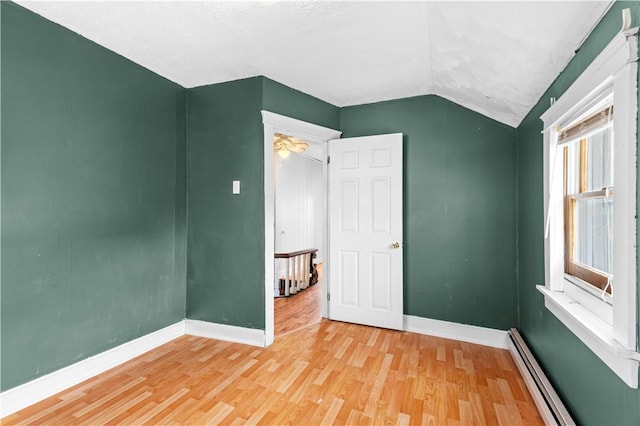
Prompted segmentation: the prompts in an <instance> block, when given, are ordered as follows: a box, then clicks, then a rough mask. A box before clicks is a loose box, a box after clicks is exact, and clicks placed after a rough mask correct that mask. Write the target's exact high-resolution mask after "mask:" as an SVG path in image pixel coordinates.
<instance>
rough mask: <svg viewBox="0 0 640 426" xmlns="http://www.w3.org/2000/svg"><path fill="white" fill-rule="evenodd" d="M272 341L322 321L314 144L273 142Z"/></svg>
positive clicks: (318, 159) (321, 215)
mask: <svg viewBox="0 0 640 426" xmlns="http://www.w3.org/2000/svg"><path fill="white" fill-rule="evenodd" d="M273 158H274V171H275V173H274V175H275V254H274V267H275V269H274V272H275V281H274V297H275V300H274V321H275V338H278V337H279V336H283V335H285V334H289V333H291V332H294V331H298V330H300V329H302V328H305V327H308V326H311V325H314V324H317V323H319V322H320V320H321V319H322V291H321V287H322V285H323V284H324V283H323V282H322V280H321V278H320V276H319V273H318V270H322V262H323V259H324V257H325V250H324V247H323V241H322V240H323V233H324V229H323V228H324V227H323V225H324V223H325V222H326V218H325V212H324V210H323V203H324V190H325V188H324V185H323V179H322V172H323V160H324V158H323V150H322V146H321V145H320V144H315V143H311V142H307V141H303V140H301V139H299V138H295V137H292V136H289V135H283V134H280V133H277V134H276V135H275V137H274V156H273Z"/></svg>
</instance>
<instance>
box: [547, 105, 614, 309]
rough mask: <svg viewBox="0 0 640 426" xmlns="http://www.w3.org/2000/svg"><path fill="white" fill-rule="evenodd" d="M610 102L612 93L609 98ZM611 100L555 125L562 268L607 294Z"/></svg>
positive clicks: (610, 232)
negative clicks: (559, 156) (559, 155)
mask: <svg viewBox="0 0 640 426" xmlns="http://www.w3.org/2000/svg"><path fill="white" fill-rule="evenodd" d="M610 102H612V99H611V100H610ZM612 110H613V107H612V104H609V105H607V106H606V107H605V108H604V109H602V110H600V111H598V112H597V113H595V114H593V115H590V116H588V117H587V118H585V119H583V120H580V121H578V122H577V123H575V124H572V125H570V126H569V127H568V128H565V129H560V130H559V131H558V133H559V135H558V146H559V147H562V150H563V153H562V154H563V163H564V164H563V168H564V176H563V177H564V178H563V184H564V185H563V186H564V188H563V189H564V191H563V192H564V206H563V209H564V212H563V213H564V214H563V215H564V244H565V251H564V270H565V275H566V278H567V279H569V280H571V281H572V282H573V283H574V284H576V285H580V286H587V287H586V288H587V289H588V288H589V287H588V286H591V287H592V288H593V289H597V290H599V291H601V292H602V293H601V297H602V298H603V300H604V301H607V299H606V297H611V296H612V280H613V257H612V256H613V221H612V217H613V194H614V191H613V167H614V164H613V148H614V143H613V121H612V119H613V117H612Z"/></svg>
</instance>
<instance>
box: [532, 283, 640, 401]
mask: <svg viewBox="0 0 640 426" xmlns="http://www.w3.org/2000/svg"><path fill="white" fill-rule="evenodd" d="M537 288H538V290H539V291H540V292H541V293H542V294H543V295H544V306H545V307H546V308H547V309H548V310H549V311H551V313H552V314H553V315H555V316H556V318H558V319H559V320H560V322H562V323H563V324H564V325H565V326H566V327H567V328H568V329H569V330H571V332H573V334H575V335H576V336H577V337H578V338H579V339H580V340H581V341H582V342H583V343H584V344H585V345H587V347H588V348H589V349H591V351H592V352H593V353H595V354H596V355H597V356H598V358H600V359H601V360H602V361H603V362H604V363H605V364H606V365H607V366H608V367H609V368H610V369H611V370H613V371H614V372H615V373H616V374H617V375H618V377H620V378H621V379H622V380H623V381H624V382H625V383H626V384H627V385H628V386H629V387H632V388H634V389H637V388H638V365H639V361H640V354H639V353H638V352H634V351H630V350H627V349H625V348H624V347H622V346H621V345H620V344H619V343H617V342H616V341H615V340H614V339H613V328H612V326H611V325H610V324H607V323H606V322H605V321H603V320H601V319H600V318H598V317H597V316H596V315H595V314H593V313H592V312H591V311H589V310H588V309H586V308H585V307H584V306H582V305H581V304H580V303H578V302H576V301H575V300H574V299H572V298H570V297H569V296H567V295H566V294H565V293H564V292H560V291H552V290H549V289H548V288H547V287H545V286H541V285H539V286H537Z"/></svg>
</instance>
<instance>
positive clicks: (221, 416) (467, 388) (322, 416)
mask: <svg viewBox="0 0 640 426" xmlns="http://www.w3.org/2000/svg"><path fill="white" fill-rule="evenodd" d="M216 423H222V424H265V425H266V424H291V425H316V424H327V425H328V424H336V425H340V424H350V425H365V424H433V425H443V424H451V425H472V424H474V425H481V424H500V425H518V424H526V425H536V424H543V423H542V420H541V418H540V417H539V415H538V413H537V411H536V408H535V405H534V403H533V401H532V400H531V397H530V395H529V394H528V392H527V390H526V388H525V386H524V384H523V382H522V378H521V377H520V375H519V374H518V371H517V369H516V366H515V365H514V363H513V360H512V359H511V356H510V354H509V353H508V352H507V351H505V350H500V349H495V348H489V347H485V346H479V345H473V344H469V343H462V342H458V341H453V340H447V339H442V338H437V337H431V336H423V335H419V334H414V333H408V332H399V331H391V330H384V329H377V328H372V327H365V326H360V325H355V324H346V323H340V322H332V321H327V320H323V321H322V322H321V323H319V324H316V325H314V326H311V327H307V328H305V329H302V330H300V331H297V332H294V333H290V334H287V335H286V336H284V337H282V338H280V339H278V340H277V341H276V343H274V344H273V345H272V346H270V347H269V348H256V347H251V346H246V345H241V344H235V343H229V342H222V341H217V340H211V339H206V338H201V337H193V336H183V337H180V338H178V339H176V340H174V341H172V342H169V343H167V344H165V345H163V346H161V347H159V348H157V349H155V350H153V351H150V352H148V353H146V354H144V355H142V356H140V357H138V358H136V359H134V360H131V361H129V362H127V363H125V364H123V365H121V366H119V367H116V368H114V369H112V370H109V371H108V372H106V373H104V374H101V375H99V376H97V377H94V378H92V379H90V380H88V381H86V382H84V383H81V384H79V385H77V386H75V387H73V388H70V389H68V390H66V391H64V392H61V393H60V394H58V395H55V396H53V397H51V398H48V399H46V400H44V401H42V402H40V403H38V404H36V405H33V406H31V407H28V408H26V409H24V410H22V411H20V412H17V413H15V414H13V415H11V416H8V417H6V418H4V419H2V424H3V425H7V426H8V425H16V424H38V425H40V424H56V425H70V424H91V425H98V424H127V425H134V424H185V425H186V424H188V425H195V424H216Z"/></svg>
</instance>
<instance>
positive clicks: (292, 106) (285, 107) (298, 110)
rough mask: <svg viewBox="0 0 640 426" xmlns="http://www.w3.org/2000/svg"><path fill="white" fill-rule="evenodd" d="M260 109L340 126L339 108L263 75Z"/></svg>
mask: <svg viewBox="0 0 640 426" xmlns="http://www.w3.org/2000/svg"><path fill="white" fill-rule="evenodd" d="M262 109H264V110H266V111H270V112H275V113H276V114H282V115H286V116H287V117H292V118H297V119H298V120H302V121H307V122H309V123H314V124H318V125H320V126H324V127H328V128H330V129H335V130H337V129H339V128H340V108H338V107H336V106H333V105H331V104H329V103H327V102H324V101H321V100H320V99H318V98H314V97H313V96H310V95H307V94H306V93H303V92H300V91H298V90H295V89H292V88H290V87H288V86H285V85H284V84H280V83H278V82H277V81H273V80H271V79H269V78H266V77H263V82H262Z"/></svg>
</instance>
